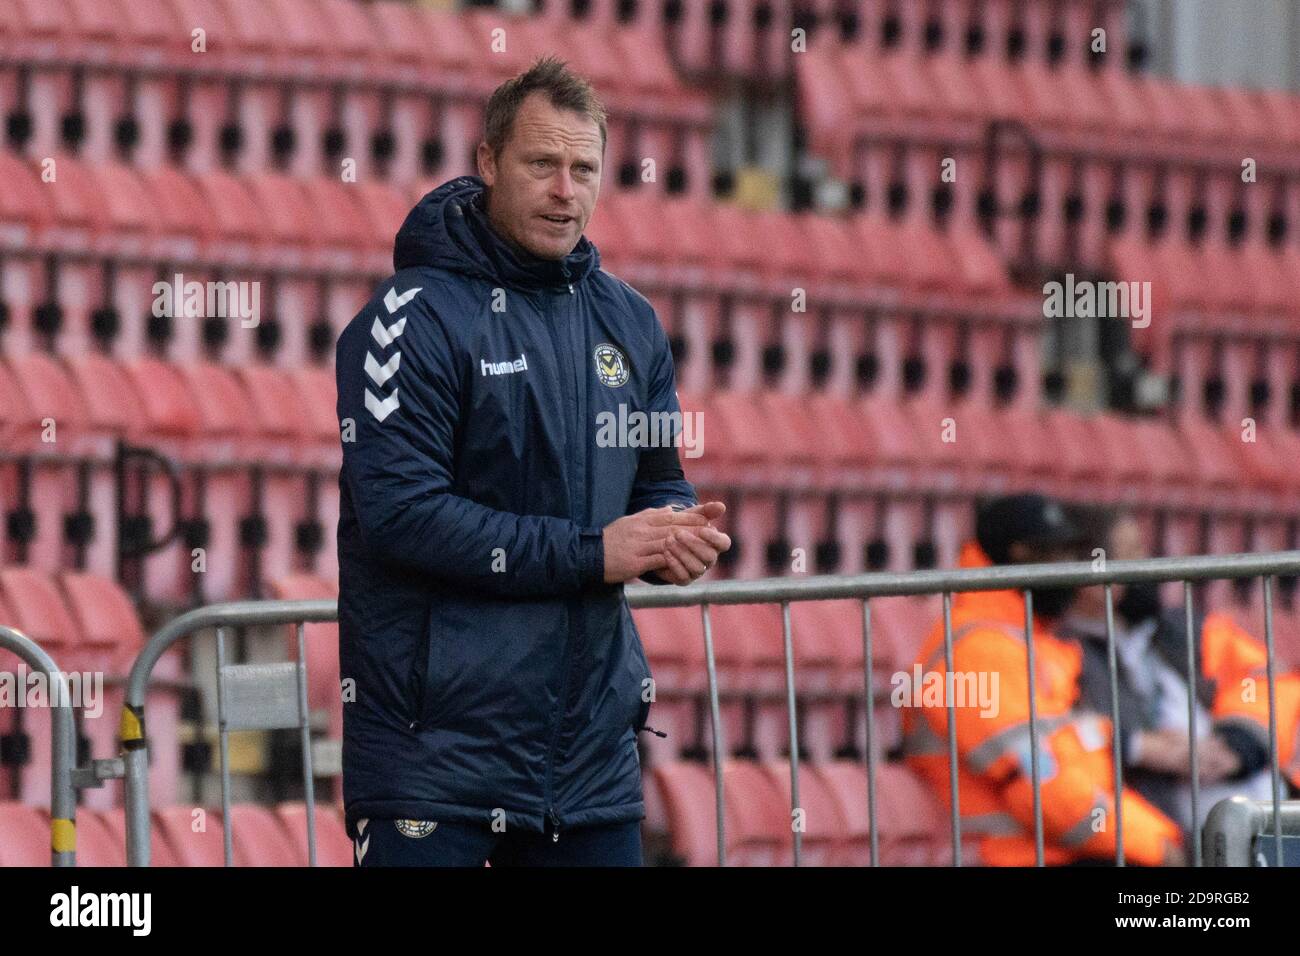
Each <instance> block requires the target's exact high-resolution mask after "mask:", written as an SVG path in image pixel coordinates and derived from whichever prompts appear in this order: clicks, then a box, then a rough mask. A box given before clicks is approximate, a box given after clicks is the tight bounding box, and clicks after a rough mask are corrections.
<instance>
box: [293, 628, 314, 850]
mask: <svg viewBox="0 0 1300 956" xmlns="http://www.w3.org/2000/svg"><path fill="white" fill-rule="evenodd" d="M296 631H297V637H298V720H299V723H300V724H301V726H302V788H303V789H302V792H303V797H304V799H305V800H306V802H307V865H308V866H315V865H316V776H315V771H314V770H313V767H312V757H311V709H310V707H309V706H308V704H307V645H306V642H305V641H304V639H303V623H302V621H299V622H298V625H297V628H296Z"/></svg>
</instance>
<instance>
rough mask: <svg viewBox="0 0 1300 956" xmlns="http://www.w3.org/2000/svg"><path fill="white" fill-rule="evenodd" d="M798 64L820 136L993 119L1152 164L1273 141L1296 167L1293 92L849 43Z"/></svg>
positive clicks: (1299, 125) (1299, 130)
mask: <svg viewBox="0 0 1300 956" xmlns="http://www.w3.org/2000/svg"><path fill="white" fill-rule="evenodd" d="M797 63H798V69H799V78H800V83H801V95H802V97H803V99H802V102H803V105H804V115H805V119H806V121H807V123H808V124H809V127H810V131H812V132H814V133H815V135H817V136H824V137H826V138H827V139H829V140H830V141H832V142H834V141H836V140H844V139H849V140H852V138H854V137H855V136H857V135H859V133H860V132H861V131H863V130H871V131H873V132H875V133H876V134H877V135H878V134H879V133H880V132H882V131H884V130H885V129H887V128H888V127H883V126H880V125H871V124H881V123H885V122H895V123H903V122H905V121H908V120H916V121H930V122H942V123H948V124H954V123H956V124H962V123H968V124H975V125H973V126H970V127H967V131H968V133H974V134H977V135H978V134H979V133H980V129H981V125H982V124H987V123H989V122H992V121H1002V122H1015V123H1022V124H1026V125H1027V126H1028V127H1029V130H1030V132H1031V135H1032V136H1033V137H1035V138H1037V139H1040V140H1043V138H1044V137H1047V136H1050V135H1052V134H1054V133H1066V134H1073V135H1075V136H1077V137H1080V142H1083V141H1084V140H1083V137H1084V136H1085V134H1086V135H1087V136H1088V137H1089V139H1088V140H1087V141H1088V142H1091V143H1092V149H1091V150H1089V152H1090V153H1094V154H1095V153H1097V152H1101V153H1107V154H1109V155H1113V156H1125V157H1129V158H1137V157H1146V158H1148V159H1149V158H1151V157H1153V156H1155V155H1158V154H1159V152H1160V150H1161V149H1162V148H1170V147H1174V146H1175V145H1176V146H1177V154H1179V155H1181V156H1183V157H1184V158H1197V157H1205V156H1207V155H1208V156H1213V155H1214V154H1213V152H1212V151H1213V150H1214V149H1216V148H1219V149H1222V148H1223V147H1231V148H1232V149H1233V150H1236V151H1237V152H1241V151H1242V150H1247V152H1244V153H1242V155H1243V156H1244V155H1254V153H1253V152H1251V151H1253V150H1255V149H1261V148H1262V149H1264V150H1265V151H1266V152H1268V153H1270V154H1273V153H1274V151H1276V152H1277V155H1278V156H1279V158H1280V159H1282V161H1283V163H1284V165H1285V168H1287V169H1289V170H1290V171H1292V172H1295V166H1296V164H1295V160H1294V157H1287V156H1286V155H1285V153H1284V148H1285V146H1287V145H1294V144H1296V143H1298V142H1300V111H1297V109H1296V102H1297V97H1296V96H1295V95H1294V94H1290V93H1286V92H1281V91H1269V90H1251V89H1244V88H1236V87H1225V88H1219V87H1209V86H1198V85H1194V84H1187V83H1179V82H1174V81H1170V80H1166V79H1163V78H1161V77H1157V76H1153V75H1149V74H1132V73H1128V72H1124V71H1115V72H1112V71H1102V72H1093V71H1090V70H1086V69H1082V68H1063V69H1059V70H1052V69H1049V68H1047V67H1046V66H1043V65H1041V64H1033V63H1022V64H1014V65H1012V64H1001V63H997V62H995V61H990V60H963V59H960V58H958V57H952V56H936V57H920V56H915V55H908V54H891V55H886V56H874V55H871V54H868V53H866V52H865V51H861V50H855V49H852V48H849V47H836V48H819V49H816V50H811V51H810V52H809V55H808V56H806V57H799V58H797ZM836 94H837V95H836ZM896 129H897V130H898V131H902V130H903V129H905V127H902V128H898V127H896ZM1139 134H1140V136H1141V138H1140V139H1138V140H1134V139H1132V138H1131V137H1132V136H1134V135H1139ZM945 138H946V139H951V135H950V136H948V137H945ZM1043 141H1044V142H1049V141H1047V140H1043ZM1219 155H1220V156H1222V155H1230V154H1219ZM1238 164H1239V163H1238Z"/></svg>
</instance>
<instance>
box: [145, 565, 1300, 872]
mask: <svg viewBox="0 0 1300 956" xmlns="http://www.w3.org/2000/svg"><path fill="white" fill-rule="evenodd" d="M1295 574H1300V551H1285V552H1276V553H1269V554H1235V555H1224V556H1197V557H1186V558H1153V559H1146V560H1141V561H1112V562H1108V563H1107V564H1106V565H1105V566H1104V568H1101V569H1099V568H1097V567H1095V566H1094V565H1093V564H1092V563H1090V562H1082V561H1081V562H1070V563H1059V564H1034V565H1029V564H1025V565H1001V566H994V567H982V568H964V569H959V570H932V571H914V572H907V573H872V574H861V575H846V576H816V577H810V578H805V579H802V580H789V579H784V578H772V579H765V580H760V581H722V582H716V583H708V584H694V585H691V586H689V587H680V588H679V587H664V586H657V587H656V586H649V585H635V586H631V587H628V588H627V589H626V595H627V600H628V604H629V605H630V606H631V607H633V608H668V607H688V606H695V605H699V607H700V613H701V626H702V630H703V637H704V648H705V662H706V667H707V671H708V693H709V710H710V715H711V718H712V737H713V748H712V749H713V772H714V781H715V787H716V813H717V838H718V862H719V865H725V864H726V835H725V801H724V781H723V772H722V755H723V753H724V748H723V745H722V722H721V709H720V704H719V694H718V679H717V667H716V662H715V657H714V648H713V628H712V622H711V619H710V615H709V608H710V607H711V606H713V605H717V604H765V603H778V604H780V605H781V612H782V613H781V620H782V637H783V642H784V658H785V693H786V706H787V710H788V714H789V724H790V740H791V741H792V742H793V741H797V740H798V739H799V737H798V726H797V719H796V694H795V684H794V653H793V646H794V644H793V642H794V635H793V633H792V629H791V625H790V604H791V603H792V602H796V601H829V600H844V599H855V600H860V601H861V602H862V641H863V653H864V660H863V681H864V690H865V693H866V700H867V707H866V721H867V724H866V732H867V747H866V750H867V760H866V764H867V766H866V787H867V804H868V814H869V820H870V845H871V862H872V865H873V866H874V865H878V863H879V835H878V832H877V824H876V777H877V767H876V756H875V748H874V747H873V743H874V737H873V734H874V726H873V722H872V714H871V711H872V708H871V701H872V694H873V682H872V673H873V665H874V656H873V646H872V624H871V608H870V603H869V600H870V599H871V598H874V597H893V596H905V595H922V594H942V595H943V628H944V635H943V637H944V641H943V649H944V661H945V664H946V668H947V671H948V672H952V670H953V667H952V659H953V629H952V595H953V594H954V593H958V592H969V591H994V590H997V591H1000V590H1019V591H1021V592H1023V593H1024V597H1025V622H1024V627H1025V640H1026V646H1027V648H1028V662H1027V664H1028V673H1027V676H1028V685H1029V705H1030V723H1029V739H1030V763H1031V781H1032V786H1033V816H1034V842H1035V859H1036V862H1037V864H1038V865H1039V866H1042V865H1043V807H1042V792H1041V787H1042V781H1041V773H1040V766H1039V750H1040V746H1039V739H1038V726H1037V710H1036V707H1037V689H1036V686H1035V656H1034V642H1033V640H1032V633H1033V631H1032V626H1033V600H1032V595H1031V594H1030V593H1029V589H1031V588H1039V587H1054V586H1057V587H1074V586H1090V585H1104V586H1105V600H1106V636H1107V649H1108V661H1109V675H1110V686H1111V700H1112V713H1111V717H1112V724H1113V728H1114V730H1113V733H1112V737H1113V740H1114V755H1113V759H1114V764H1115V774H1114V785H1115V807H1116V821H1115V825H1116V852H1115V859H1116V864H1117V865H1120V866H1123V865H1124V821H1123V813H1122V796H1121V794H1122V791H1123V768H1122V765H1121V761H1120V757H1121V755H1120V753H1119V729H1120V724H1119V706H1118V669H1117V663H1116V651H1115V630H1114V606H1113V603H1114V602H1113V599H1112V594H1111V586H1112V585H1115V584H1127V583H1131V582H1137V581H1154V582H1160V581H1177V580H1181V581H1183V582H1184V607H1185V610H1186V613H1187V628H1188V637H1189V640H1188V658H1187V675H1188V686H1189V687H1195V686H1196V674H1197V663H1196V642H1195V640H1193V639H1192V638H1193V633H1192V630H1193V627H1194V625H1193V619H1192V616H1191V612H1192V590H1191V582H1192V581H1197V580H1207V579H1236V578H1247V577H1260V578H1262V579H1263V586H1264V608H1265V616H1264V632H1265V633H1264V639H1265V645H1266V648H1267V653H1268V663H1267V681H1268V696H1269V728H1268V738H1269V756H1270V769H1271V777H1272V787H1273V802H1272V804H1271V806H1272V813H1273V818H1274V820H1273V828H1272V832H1273V836H1274V840H1275V841H1276V852H1277V857H1278V859H1281V858H1282V823H1281V820H1282V800H1281V773H1280V769H1279V766H1278V757H1277V703H1276V655H1275V650H1274V640H1273V605H1272V576H1274V575H1295ZM336 614H337V606H336V602H335V601H258V602H242V603H232V604H220V605H213V606H210V607H206V608H200V609H198V610H195V611H191V612H189V613H188V614H184V615H182V616H181V617H178V618H176V619H175V620H174V621H172V622H171V623H170V624H168V625H167V626H166V627H164V628H163V629H162V630H160V631H159V632H158V633H157V634H155V635H154V636H153V637H152V638H151V639H150V640H149V642H148V643H147V644H146V646H145V648H144V650H143V651H142V652H141V654H140V656H139V657H138V658H137V659H136V661H135V664H134V666H133V667H132V669H131V674H130V677H129V679H128V682H127V690H126V704H125V707H124V710H123V714H122V733H121V739H122V746H123V755H124V757H125V775H126V835H127V859H128V862H129V863H130V865H132V866H147V865H148V863H149V802H148V801H149V797H148V786H147V779H146V777H147V770H148V762H147V755H146V750H145V746H146V738H145V722H144V697H145V691H146V689H147V686H148V683H149V676H150V673H151V672H152V669H153V667H154V665H155V663H156V662H157V661H158V659H159V657H161V655H162V654H163V652H164V651H166V650H167V648H168V647H170V646H171V645H172V644H173V643H175V642H176V641H177V640H179V639H181V638H182V637H185V636H187V635H190V634H192V633H194V632H195V631H199V630H205V629H208V628H216V629H217V640H218V664H217V667H218V683H219V690H218V698H219V717H218V719H219V722H220V732H221V776H222V780H221V783H222V809H223V830H224V840H225V854H226V863H227V865H229V864H230V862H231V835H230V815H229V769H228V766H227V761H226V734H227V732H228V730H230V729H239V728H252V727H258V728H269V727H298V728H299V729H300V730H301V732H302V743H303V755H304V783H305V787H306V796H307V814H308V828H309V830H310V833H309V841H310V843H309V846H310V854H311V861H312V863H313V864H314V863H315V827H314V820H315V816H314V805H315V804H314V795H313V787H312V777H311V748H310V730H309V726H308V721H307V703H306V686H307V684H306V664H305V656H304V654H303V632H302V625H303V624H304V623H315V622H327V621H334V620H335V619H336ZM294 623H296V624H297V625H298V661H297V662H295V663H291V664H287V665H251V664H249V665H227V664H225V662H224V651H223V646H224V634H225V631H226V630H227V629H228V628H231V627H240V626H256V625H275V624H294ZM227 680H234V681H235V685H236V688H237V689H236V690H235V691H234V692H232V691H230V690H228V689H227V688H225V687H224V684H223V682H224V681H227ZM291 682H292V685H293V686H296V702H295V701H294V700H293V695H292V694H291V691H290V687H291ZM264 694H270V695H271V696H272V698H273V699H272V700H270V701H269V702H268V701H264V700H261V699H259V698H260V697H261V695H264ZM947 711H948V741H947V744H948V758H949V761H948V762H949V790H950V794H949V796H950V798H951V826H952V840H953V864H954V865H955V866H961V865H962V850H961V833H962V821H961V815H960V810H959V808H960V799H959V792H958V774H957V767H958V762H957V759H956V758H957V736H956V729H955V728H956V724H955V705H954V702H953V700H952V699H951V697H949V699H948V703H947ZM295 717H296V722H295V720H294V718H295ZM1188 719H1189V730H1190V734H1189V736H1190V740H1191V746H1190V748H1189V750H1190V761H1191V767H1192V786H1191V798H1192V819H1193V820H1196V819H1197V808H1198V806H1199V798H1200V786H1199V780H1198V762H1197V754H1196V747H1195V741H1196V714H1195V697H1194V695H1193V696H1192V698H1191V700H1190V701H1189V714H1188ZM798 749H799V748H798V747H797V746H792V747H791V748H790V751H791V753H790V783H791V787H790V791H791V805H792V810H798V808H799V804H800V800H799V754H798ZM1193 830H1194V835H1193V840H1194V850H1195V853H1194V857H1193V860H1194V862H1195V865H1198V866H1199V865H1200V864H1201V860H1202V855H1203V854H1202V850H1201V834H1200V832H1199V828H1196V827H1193ZM801 848H802V833H801V831H800V830H798V829H795V830H794V862H795V865H796V866H797V865H799V863H800V858H801Z"/></svg>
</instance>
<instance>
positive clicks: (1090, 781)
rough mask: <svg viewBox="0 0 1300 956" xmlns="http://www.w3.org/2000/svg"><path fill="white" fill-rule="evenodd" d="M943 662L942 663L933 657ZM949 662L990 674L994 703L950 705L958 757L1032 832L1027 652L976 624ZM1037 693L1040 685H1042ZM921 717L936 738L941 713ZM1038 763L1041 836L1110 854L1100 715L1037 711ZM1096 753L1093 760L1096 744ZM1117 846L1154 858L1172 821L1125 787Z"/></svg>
mask: <svg viewBox="0 0 1300 956" xmlns="http://www.w3.org/2000/svg"><path fill="white" fill-rule="evenodd" d="M939 666H940V668H942V666H943V665H942V663H941V664H940V665H939ZM953 669H954V670H955V671H956V672H957V673H959V674H961V673H975V674H980V673H987V674H988V675H989V680H990V682H992V681H993V680H996V684H994V685H993V686H994V687H995V688H996V691H995V702H996V704H995V706H993V707H989V708H985V709H980V708H976V707H957V708H955V715H956V728H957V751H958V759H959V760H961V761H962V763H963V764H965V765H966V767H967V768H968V769H969V770H971V771H972V772H974V773H977V774H980V775H983V776H984V777H986V779H988V780H989V782H990V783H991V784H993V785H994V786H996V787H998V788H1000V790H1001V794H1002V799H1003V804H1004V806H1005V807H1006V808H1007V810H1008V811H1009V812H1010V813H1011V815H1012V816H1013V817H1014V818H1015V819H1016V821H1017V822H1018V823H1019V824H1020V825H1021V826H1022V827H1023V828H1024V829H1025V830H1026V831H1027V832H1029V833H1031V834H1032V833H1033V827H1034V806H1033V775H1032V764H1031V757H1030V738H1029V680H1028V676H1027V671H1028V654H1027V653H1026V650H1025V646H1024V642H1023V640H1021V639H1019V638H1017V637H1013V636H1011V635H1010V634H1009V633H1003V632H1002V631H1000V630H996V629H992V628H980V629H978V630H975V631H972V632H971V633H970V634H969V635H967V636H966V637H964V638H962V639H961V640H960V641H959V642H958V643H957V645H956V646H955V647H954V648H953ZM1040 693H1041V689H1040ZM924 713H925V716H926V719H927V720H929V721H930V723H931V728H932V730H934V732H935V733H936V734H937V735H938V736H939V737H940V738H941V739H942V738H944V737H946V734H947V711H946V709H945V708H942V707H927V708H925V711H924ZM1037 729H1038V748H1039V750H1038V753H1039V758H1038V765H1039V781H1040V786H1041V788H1042V789H1041V793H1042V810H1043V839H1044V842H1045V843H1047V844H1050V845H1055V846H1059V847H1061V848H1062V849H1065V850H1068V851H1070V852H1073V853H1076V854H1079V855H1082V856H1096V857H1104V856H1107V855H1110V854H1113V853H1114V852H1115V822H1114V778H1113V776H1112V775H1111V774H1107V773H1104V772H1101V770H1100V766H1101V765H1102V764H1104V765H1105V766H1109V760H1108V758H1107V757H1106V756H1105V754H1109V747H1110V733H1109V731H1110V724H1109V721H1106V720H1103V719H1101V718H1093V717H1088V718H1086V719H1084V718H1081V717H1077V716H1075V715H1074V714H1073V713H1072V714H1071V715H1065V716H1056V717H1053V716H1050V715H1044V714H1043V713H1042V710H1041V709H1040V710H1039V717H1038V725H1037ZM1099 751H1104V753H1103V754H1102V755H1101V760H1100V761H1099V759H1098V752H1099ZM1122 799H1123V801H1124V848H1125V856H1126V858H1127V859H1128V860H1130V861H1132V862H1134V863H1141V864H1147V865H1152V866H1154V865H1158V864H1159V863H1160V862H1161V860H1162V859H1163V857H1164V853H1165V848H1166V846H1167V845H1168V844H1169V843H1176V842H1178V841H1179V839H1180V832H1179V829H1178V826H1177V824H1175V823H1174V822H1173V821H1172V820H1170V819H1169V818H1168V817H1166V816H1165V815H1164V814H1162V813H1160V811H1158V810H1156V809H1155V808H1154V807H1153V806H1151V805H1150V804H1149V803H1147V802H1146V801H1144V800H1142V799H1141V797H1139V796H1138V795H1137V794H1136V793H1134V792H1132V791H1130V790H1128V789H1125V790H1124V791H1123V793H1122Z"/></svg>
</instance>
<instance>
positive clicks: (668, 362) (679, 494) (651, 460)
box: [627, 318, 704, 584]
mask: <svg viewBox="0 0 1300 956" xmlns="http://www.w3.org/2000/svg"><path fill="white" fill-rule="evenodd" d="M654 329H655V343H656V344H655V360H654V365H653V372H652V373H651V378H650V387H649V393H648V394H649V398H648V401H647V403H646V404H647V407H646V411H647V412H649V413H651V414H653V413H655V412H661V413H668V414H674V413H675V414H676V416H677V417H676V418H673V419H671V421H673V423H674V427H673V440H674V444H672V445H670V446H669V447H667V448H653V447H651V448H642V449H641V452H640V456H639V458H638V460H637V469H636V478H635V479H634V480H633V483H632V495H631V497H630V498H629V499H628V506H627V514H635V513H636V512H638V511H643V510H645V509H646V508H662V507H664V506H665V505H668V506H672V507H674V508H678V509H679V510H680V509H681V508H690V507H693V506H695V505H697V504H699V499H698V498H697V496H696V494H695V487H694V485H692V484H691V483H690V482H689V481H687V480H686V474H685V472H684V471H683V470H682V462H681V455H680V451H679V446H680V448H684V449H685V451H686V453H687V454H688V455H697V454H698V453H699V452H700V451H702V450H703V441H704V429H703V426H702V425H698V426H697V425H696V423H697V422H699V417H697V418H695V419H693V420H692V421H690V422H687V421H686V419H685V415H684V414H683V412H682V409H681V405H680V403H679V402H678V401H677V377H676V374H675V372H674V370H673V354H672V348H671V347H670V346H669V344H668V337H667V336H666V335H664V331H663V327H662V326H660V324H659V320H658V319H657V318H656V319H655V320H654ZM700 417H702V416H700ZM688 424H689V425H690V426H691V427H689V428H686V427H685V426H686V425H688ZM641 580H643V581H646V582H647V583H649V584H668V583H670V582H668V581H665V580H664V579H663V578H661V577H659V575H658V574H656V573H655V572H653V571H651V572H649V573H647V574H644V575H642V577H641Z"/></svg>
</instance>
